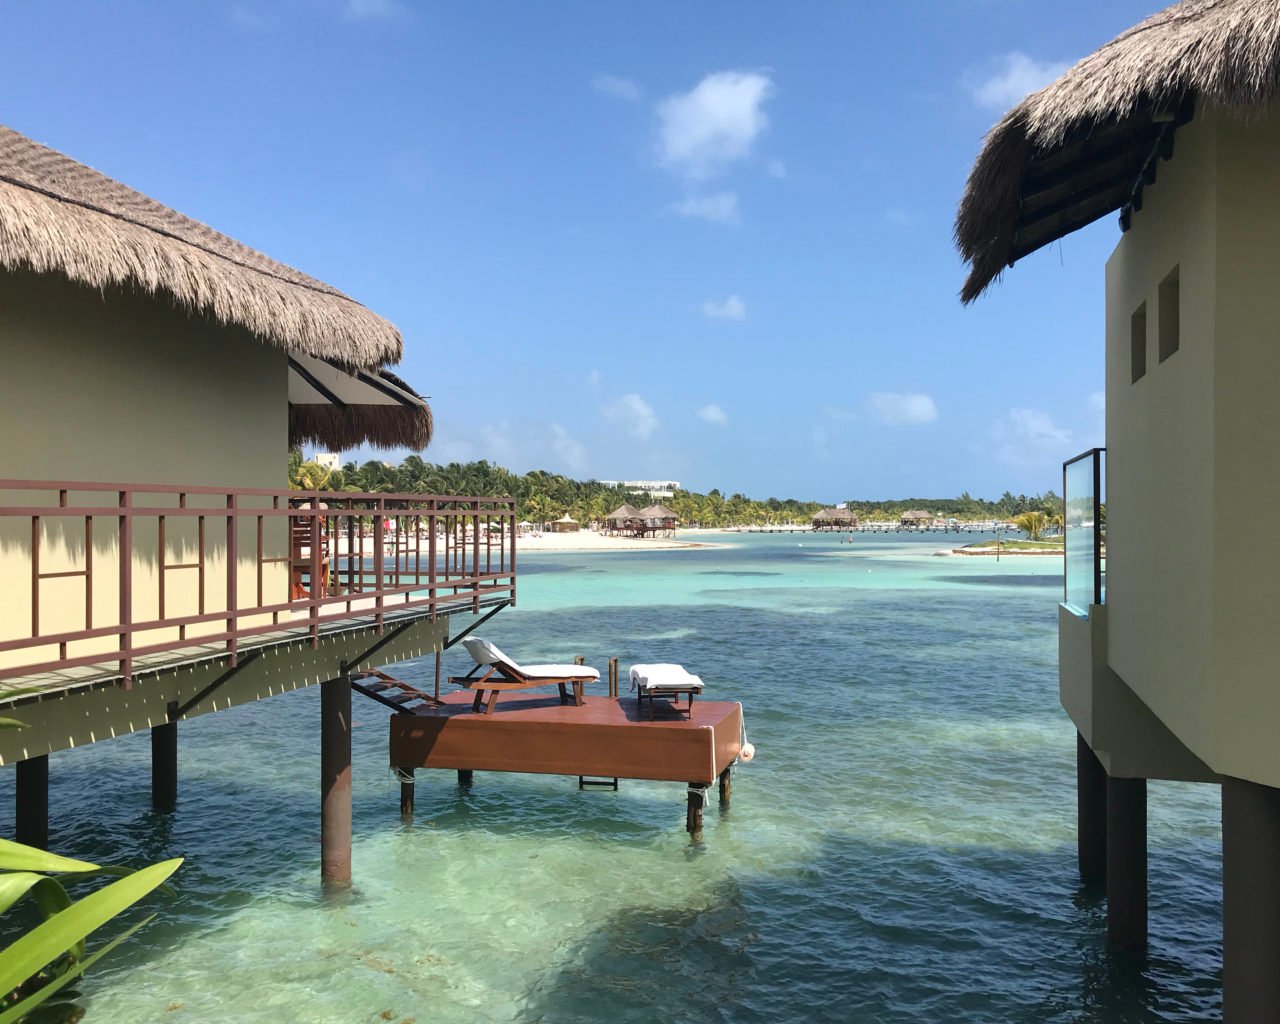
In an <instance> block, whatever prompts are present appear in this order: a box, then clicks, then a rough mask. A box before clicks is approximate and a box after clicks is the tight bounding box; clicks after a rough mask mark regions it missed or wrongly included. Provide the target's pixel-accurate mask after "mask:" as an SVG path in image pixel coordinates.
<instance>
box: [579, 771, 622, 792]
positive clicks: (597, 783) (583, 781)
mask: <svg viewBox="0 0 1280 1024" xmlns="http://www.w3.org/2000/svg"><path fill="white" fill-rule="evenodd" d="M578 788H579V789H611V790H613V791H614V792H615V793H616V792H617V791H618V780H617V779H595V778H592V777H591V776H589V775H579V776H578Z"/></svg>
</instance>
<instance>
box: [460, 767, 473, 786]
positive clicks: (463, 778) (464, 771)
mask: <svg viewBox="0 0 1280 1024" xmlns="http://www.w3.org/2000/svg"><path fill="white" fill-rule="evenodd" d="M474 778H475V772H474V771H473V770H472V769H470V768H459V769H458V785H459V786H470V785H471V783H472V781H473V780H474Z"/></svg>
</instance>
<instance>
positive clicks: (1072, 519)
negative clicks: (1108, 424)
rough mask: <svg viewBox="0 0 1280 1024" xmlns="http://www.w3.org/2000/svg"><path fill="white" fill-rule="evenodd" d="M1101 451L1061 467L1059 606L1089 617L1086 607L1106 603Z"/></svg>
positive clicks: (1080, 457) (1104, 506) (1100, 449)
mask: <svg viewBox="0 0 1280 1024" xmlns="http://www.w3.org/2000/svg"><path fill="white" fill-rule="evenodd" d="M1106 452H1107V450H1106V449H1105V448H1090V449H1089V450H1088V451H1087V452H1083V453H1081V454H1080V455H1077V456H1076V457H1075V458H1074V459H1071V460H1069V461H1067V462H1064V463H1063V465H1062V495H1063V501H1064V505H1065V512H1064V520H1065V529H1064V533H1065V545H1066V558H1065V559H1064V561H1065V563H1066V568H1065V571H1064V573H1063V598H1062V600H1063V603H1064V604H1065V605H1066V606H1067V607H1068V608H1069V609H1070V610H1071V611H1073V612H1075V613H1076V614H1077V615H1080V616H1082V617H1084V618H1088V617H1089V606H1090V605H1095V604H1102V603H1104V602H1105V600H1106V557H1107V546H1106V533H1107V524H1106V512H1107V506H1106V497H1105V494H1104V492H1103V488H1104V485H1105V482H1106V474H1105V472H1104V466H1103V462H1104V460H1105V457H1106Z"/></svg>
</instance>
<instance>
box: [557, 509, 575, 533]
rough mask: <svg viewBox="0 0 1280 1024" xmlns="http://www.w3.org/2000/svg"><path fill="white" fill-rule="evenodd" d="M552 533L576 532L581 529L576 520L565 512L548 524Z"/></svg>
mask: <svg viewBox="0 0 1280 1024" xmlns="http://www.w3.org/2000/svg"><path fill="white" fill-rule="evenodd" d="M550 529H551V532H552V533H577V532H578V531H579V530H580V529H582V527H581V525H579V523H578V520H576V519H574V518H573V517H571V516H570V515H568V514H567V513H566V514H565V515H563V516H561V517H560V518H559V519H557V520H555V521H554V522H552V523H551V524H550Z"/></svg>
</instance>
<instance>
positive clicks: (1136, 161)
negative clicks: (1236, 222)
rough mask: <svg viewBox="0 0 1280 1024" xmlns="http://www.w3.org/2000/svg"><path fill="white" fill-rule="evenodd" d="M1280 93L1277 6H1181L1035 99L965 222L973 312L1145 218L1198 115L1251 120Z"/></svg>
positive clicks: (1010, 129) (1249, 0)
mask: <svg viewBox="0 0 1280 1024" xmlns="http://www.w3.org/2000/svg"><path fill="white" fill-rule="evenodd" d="M1278 93H1280V4H1278V3H1277V0H1183V2H1182V3H1177V4H1174V5H1173V6H1172V7H1169V8H1166V9H1165V10H1163V11H1161V12H1160V13H1158V14H1154V15H1152V16H1151V17H1150V18H1148V19H1147V20H1146V21H1144V22H1142V23H1141V24H1139V25H1137V26H1136V27H1134V28H1131V29H1129V30H1128V31H1127V32H1124V33H1123V34H1121V35H1120V36H1118V37H1117V38H1115V39H1114V40H1112V41H1111V42H1110V43H1107V45H1106V46H1103V47H1102V48H1101V49H1099V50H1097V51H1095V52H1094V53H1092V54H1090V55H1089V56H1088V57H1086V58H1084V60H1082V61H1080V62H1079V63H1078V64H1076V65H1075V66H1074V67H1073V68H1071V69H1070V70H1069V71H1067V72H1066V74H1064V75H1063V76H1062V77H1061V78H1059V79H1058V80H1057V81H1056V82H1054V83H1052V84H1051V85H1048V86H1046V87H1045V88H1043V89H1041V90H1040V91H1039V92H1035V93H1032V94H1031V95H1030V96H1028V97H1027V98H1026V99H1025V100H1023V101H1022V102H1021V103H1019V104H1018V105H1017V106H1016V107H1014V108H1013V109H1012V110H1010V111H1009V112H1008V113H1007V114H1005V116H1004V117H1003V118H1001V119H1000V121H999V122H998V123H997V124H996V125H995V127H994V128H992V129H991V131H990V132H989V133H988V134H987V138H986V142H985V144H984V146H983V149H982V152H981V154H979V156H978V160H977V162H976V163H975V164H974V167H973V171H972V172H971V173H970V175H969V181H968V183H967V184H966V186H965V191H964V197H963V199H962V200H961V202H960V209H959V213H958V214H957V216H956V229H955V237H956V245H957V247H958V248H959V249H960V254H961V255H962V256H963V257H964V258H965V260H967V261H968V262H969V264H970V265H971V266H970V272H969V276H968V279H967V280H966V281H965V283H964V287H963V289H962V290H961V293H960V296H961V299H962V300H963V301H965V302H972V301H973V300H974V299H975V298H977V297H978V296H979V295H980V294H982V292H983V291H984V290H985V289H986V288H987V286H988V285H990V284H991V282H992V281H993V280H995V278H996V277H997V276H998V275H999V274H1000V272H1001V271H1002V270H1003V269H1004V268H1005V267H1006V266H1011V265H1012V264H1013V262H1014V260H1017V259H1019V258H1021V257H1022V256H1025V255H1027V254H1028V253H1030V252H1034V251H1035V250H1036V249H1039V248H1040V247H1042V246H1044V245H1048V244H1049V243H1050V242H1053V241H1055V240H1056V239H1058V238H1061V237H1062V236H1063V235H1067V234H1070V233H1071V232H1072V231H1075V230H1077V229H1078V228H1081V227H1084V226H1085V225H1086V224H1089V223H1091V222H1092V221H1094V220H1097V219H1098V218H1099V217H1102V216H1105V215H1106V214H1107V213H1110V212H1112V211H1114V210H1121V211H1122V214H1121V223H1122V226H1125V225H1127V222H1128V217H1129V215H1130V213H1131V211H1136V210H1140V209H1141V207H1142V189H1143V187H1144V186H1148V185H1151V184H1152V183H1153V182H1154V180H1155V175H1156V167H1157V164H1158V162H1159V159H1160V158H1164V159H1168V158H1169V157H1170V156H1172V154H1173V133H1174V130H1175V129H1176V128H1177V127H1178V126H1179V125H1181V124H1184V123H1186V122H1187V121H1188V120H1190V118H1191V116H1192V114H1193V112H1194V109H1195V107H1196V106H1203V105H1212V106H1218V107H1223V108H1229V109H1234V110H1248V109H1250V108H1257V107H1260V106H1263V105H1265V104H1268V103H1270V102H1271V100H1272V99H1274V98H1275V97H1276V96H1277V94H1278Z"/></svg>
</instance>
